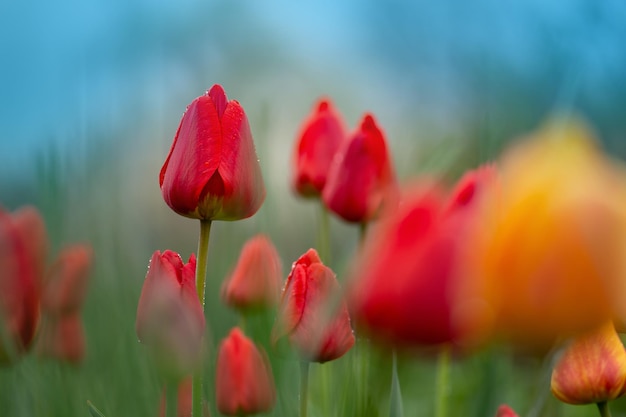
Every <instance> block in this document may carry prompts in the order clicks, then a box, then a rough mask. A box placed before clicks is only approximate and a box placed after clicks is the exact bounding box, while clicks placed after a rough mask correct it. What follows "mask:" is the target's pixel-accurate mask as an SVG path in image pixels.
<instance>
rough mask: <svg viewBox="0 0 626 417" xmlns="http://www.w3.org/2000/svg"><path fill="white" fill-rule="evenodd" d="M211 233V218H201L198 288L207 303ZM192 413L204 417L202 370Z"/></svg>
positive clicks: (196, 378)
mask: <svg viewBox="0 0 626 417" xmlns="http://www.w3.org/2000/svg"><path fill="white" fill-rule="evenodd" d="M210 235H211V220H200V238H199V239H198V257H197V259H196V289H197V291H198V299H199V300H200V303H201V304H202V311H204V305H205V288H206V271H207V262H208V255H209V237H210ZM191 415H192V416H193V417H202V372H201V371H197V372H196V373H195V374H194V376H193V381H192V385H191Z"/></svg>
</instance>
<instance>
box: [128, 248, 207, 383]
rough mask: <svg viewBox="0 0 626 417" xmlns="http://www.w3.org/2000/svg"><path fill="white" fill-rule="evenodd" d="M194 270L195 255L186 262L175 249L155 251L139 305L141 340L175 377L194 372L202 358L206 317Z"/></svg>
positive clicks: (138, 333)
mask: <svg viewBox="0 0 626 417" xmlns="http://www.w3.org/2000/svg"><path fill="white" fill-rule="evenodd" d="M195 271H196V258H195V256H194V255H191V257H190V258H189V262H188V263H187V264H184V263H183V261H182V259H181V258H180V256H179V255H178V254H177V253H175V252H172V251H170V250H166V251H165V252H163V253H162V254H161V253H160V252H159V251H156V252H155V253H154V254H153V255H152V259H151V260H150V267H149V268H148V274H147V275H146V280H145V282H144V284H143V289H142V290H141V296H140V298H139V305H138V307H137V322H136V330H137V336H138V337H139V340H140V342H142V343H144V344H145V345H147V346H148V347H149V348H150V350H151V352H152V353H153V354H154V356H155V359H156V362H157V365H158V366H160V368H161V370H163V371H164V372H165V373H166V374H171V375H172V376H174V377H178V376H181V375H186V374H190V373H192V372H194V370H195V369H196V367H197V366H198V365H199V364H200V362H201V359H202V336H203V334H204V328H205V320H204V314H203V311H202V306H201V305H200V301H199V300H198V295H197V294H196V281H195Z"/></svg>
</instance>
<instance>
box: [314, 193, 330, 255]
mask: <svg viewBox="0 0 626 417" xmlns="http://www.w3.org/2000/svg"><path fill="white" fill-rule="evenodd" d="M317 251H318V254H319V255H320V258H321V259H322V262H324V263H325V264H326V265H330V262H331V259H330V216H329V215H328V210H326V207H324V203H323V202H321V201H320V223H319V229H318V233H317Z"/></svg>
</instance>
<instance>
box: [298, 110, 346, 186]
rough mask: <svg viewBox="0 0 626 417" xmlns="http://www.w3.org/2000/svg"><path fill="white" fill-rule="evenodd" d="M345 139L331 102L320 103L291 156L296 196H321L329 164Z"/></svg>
mask: <svg viewBox="0 0 626 417" xmlns="http://www.w3.org/2000/svg"><path fill="white" fill-rule="evenodd" d="M345 136H346V133H345V128H344V124H343V121H342V120H341V116H340V115H339V113H338V112H337V111H336V110H335V108H334V107H333V105H332V103H331V102H330V100H329V99H322V100H319V101H318V103H317V104H316V106H315V110H314V111H313V113H312V114H311V115H310V116H309V117H308V118H307V119H306V120H305V122H304V123H303V125H302V128H301V132H300V134H299V136H298V141H297V144H296V148H295V152H294V156H293V167H294V168H293V171H294V176H293V188H294V189H295V191H296V192H297V193H298V194H300V195H301V196H303V197H319V196H320V194H321V193H322V190H323V189H324V186H325V185H326V178H327V176H328V170H329V168H330V165H331V163H332V162H333V158H334V157H335V155H336V154H337V151H338V150H339V148H340V146H341V144H342V143H343V142H344V140H345Z"/></svg>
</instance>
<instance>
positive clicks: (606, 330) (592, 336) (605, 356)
mask: <svg viewBox="0 0 626 417" xmlns="http://www.w3.org/2000/svg"><path fill="white" fill-rule="evenodd" d="M625 383H626V350H625V349H624V345H623V344H622V342H621V340H620V338H619V336H618V335H617V332H616V331H615V328H614V327H613V324H611V323H607V324H605V325H603V326H601V327H600V328H599V329H597V330H594V331H592V332H589V333H586V334H583V335H581V336H578V337H577V338H576V339H574V341H573V342H572V343H571V344H570V345H569V346H568V347H567V348H566V350H565V352H564V353H563V355H562V356H561V358H560V359H559V361H558V363H557V364H556V366H555V367H554V370H553V371H552V382H551V388H552V393H553V394H554V396H555V397H556V398H558V399H559V400H561V401H563V402H566V403H568V404H594V403H599V402H604V401H610V400H614V399H616V398H617V397H620V396H621V395H623V394H624V388H625V387H624V384H625Z"/></svg>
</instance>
